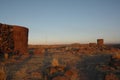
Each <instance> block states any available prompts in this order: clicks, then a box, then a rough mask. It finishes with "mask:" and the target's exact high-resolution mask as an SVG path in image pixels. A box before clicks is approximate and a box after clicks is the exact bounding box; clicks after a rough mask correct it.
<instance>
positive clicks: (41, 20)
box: [0, 0, 120, 44]
mask: <svg viewBox="0 0 120 80" xmlns="http://www.w3.org/2000/svg"><path fill="white" fill-rule="evenodd" d="M0 23H3V24H11V25H19V26H24V27H27V28H29V44H71V43H80V44H84V43H96V40H97V39H101V38H102V39H104V43H120V36H119V31H120V0H1V1H0Z"/></svg>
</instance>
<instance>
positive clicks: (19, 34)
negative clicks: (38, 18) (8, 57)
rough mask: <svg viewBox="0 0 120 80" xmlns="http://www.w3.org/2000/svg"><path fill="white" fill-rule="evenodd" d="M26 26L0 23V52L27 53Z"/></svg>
mask: <svg viewBox="0 0 120 80" xmlns="http://www.w3.org/2000/svg"><path fill="white" fill-rule="evenodd" d="M27 47H28V28H25V27H22V26H16V25H7V24H1V23H0V54H4V53H8V54H9V53H11V52H12V53H13V52H14V53H20V54H25V53H27Z"/></svg>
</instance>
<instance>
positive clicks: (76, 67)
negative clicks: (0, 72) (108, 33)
mask: <svg viewBox="0 0 120 80" xmlns="http://www.w3.org/2000/svg"><path fill="white" fill-rule="evenodd" d="M18 58H19V59H18ZM18 58H14V60H12V61H10V62H8V63H6V65H5V66H6V74H7V80H119V77H120V75H119V74H118V75H117V76H116V75H114V72H113V73H111V72H110V71H109V70H110V69H106V68H108V67H109V63H110V62H111V54H92V55H91V54H90V55H89V54H73V53H69V54H68V53H49V52H48V51H45V52H44V53H42V54H36V55H35V54H30V55H23V56H21V57H18ZM116 70H117V71H118V73H119V72H120V70H119V69H116ZM111 76H113V77H114V76H115V78H116V77H117V78H116V79H115V78H114V79H109V78H110V77H111ZM108 77H109V78H108Z"/></svg>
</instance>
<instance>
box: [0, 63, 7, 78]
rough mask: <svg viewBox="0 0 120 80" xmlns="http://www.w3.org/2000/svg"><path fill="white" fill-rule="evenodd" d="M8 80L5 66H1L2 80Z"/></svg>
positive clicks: (0, 74)
mask: <svg viewBox="0 0 120 80" xmlns="http://www.w3.org/2000/svg"><path fill="white" fill-rule="evenodd" d="M6 79H7V74H6V70H5V66H4V64H0V80H6Z"/></svg>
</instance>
